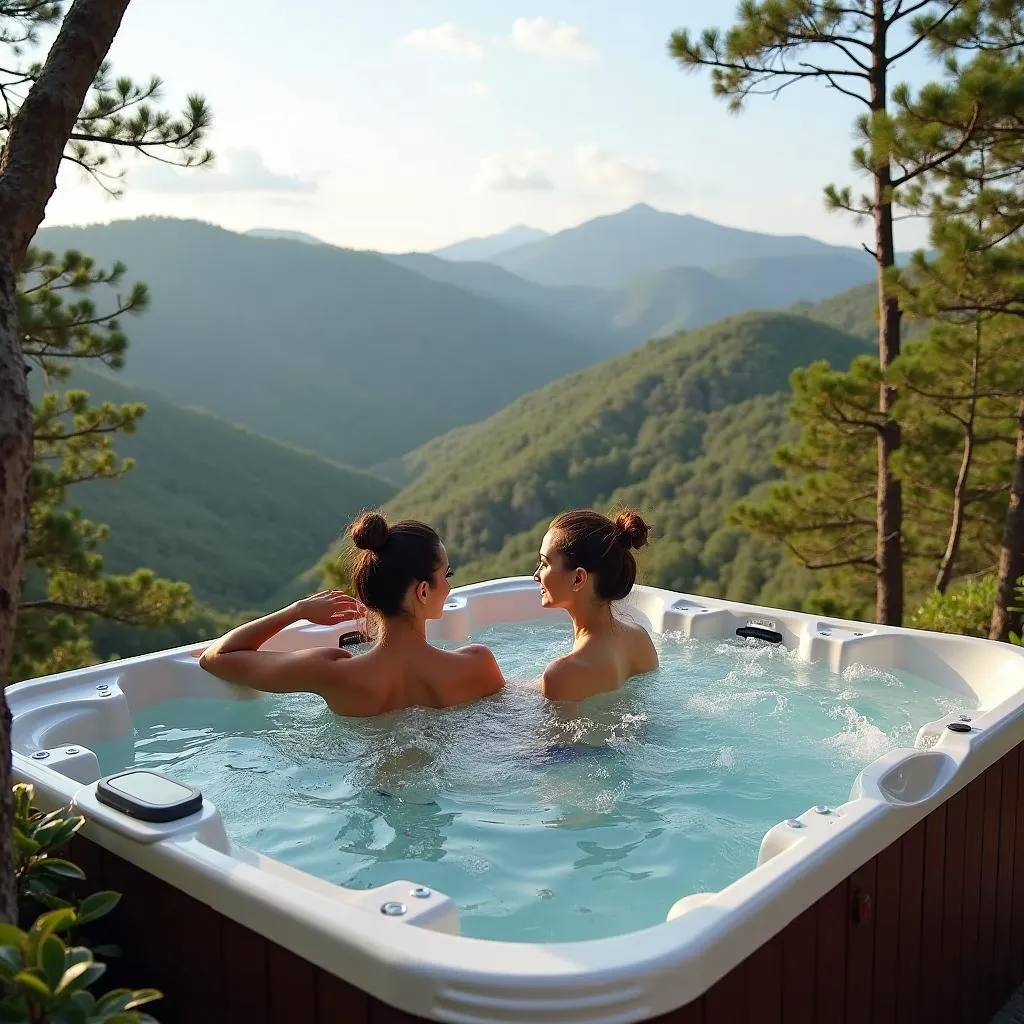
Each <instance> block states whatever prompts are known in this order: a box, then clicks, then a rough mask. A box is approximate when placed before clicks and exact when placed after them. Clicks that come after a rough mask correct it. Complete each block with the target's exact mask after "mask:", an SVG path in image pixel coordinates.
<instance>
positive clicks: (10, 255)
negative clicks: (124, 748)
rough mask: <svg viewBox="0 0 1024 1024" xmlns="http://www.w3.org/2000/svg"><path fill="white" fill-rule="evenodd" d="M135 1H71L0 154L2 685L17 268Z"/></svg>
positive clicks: (5, 848)
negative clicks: (92, 90) (93, 87)
mask: <svg viewBox="0 0 1024 1024" xmlns="http://www.w3.org/2000/svg"><path fill="white" fill-rule="evenodd" d="M127 7H128V0H74V3H73V4H71V6H70V8H69V9H68V12H67V14H66V15H65V17H64V20H63V22H62V23H61V27H60V31H59V32H58V33H57V37H56V38H55V39H54V41H53V45H52V46H51V47H50V52H49V54H48V55H47V58H46V62H45V63H44V64H43V66H42V68H41V69H40V70H39V73H38V77H37V78H36V81H35V82H34V83H33V85H32V87H31V89H30V90H29V92H28V95H27V96H26V97H25V101H24V102H23V103H22V105H21V107H20V109H19V110H18V112H17V113H16V114H15V115H14V118H13V120H12V121H11V124H10V128H9V129H8V133H7V142H6V144H5V145H4V148H3V151H2V152H0V682H4V683H6V681H7V679H8V672H9V671H10V667H11V654H12V650H13V647H14V630H15V627H16V624H17V622H16V613H17V608H18V602H19V600H20V599H21V584H22V568H23V564H24V557H25V547H26V525H27V488H26V484H27V481H28V472H29V467H30V465H31V461H32V412H31V404H30V401H29V394H28V383H27V380H26V375H25V363H24V359H23V358H22V354H21V339H20V333H19V329H18V318H17V306H16V289H17V271H18V267H19V266H20V264H21V261H22V260H23V259H24V257H25V251H26V250H27V249H28V246H29V243H30V242H31V241H32V237H33V236H34V235H35V233H36V230H37V229H38V227H39V225H40V223H41V222H42V219H43V215H44V213H45V212H46V204H47V203H48V202H49V200H50V196H51V195H53V191H54V188H55V187H56V185H57V171H58V169H59V168H60V164H61V160H62V159H63V153H64V147H65V146H66V145H67V143H68V138H69V136H70V135H71V133H72V131H73V130H74V127H75V122H76V120H77V119H78V115H79V113H80V112H81V110H82V105H83V104H84V102H85V97H86V94H87V93H88V91H89V86H90V85H91V84H92V81H93V79H94V78H95V77H96V74H97V72H98V71H99V69H100V65H101V64H102V62H103V60H104V58H105V57H106V56H107V52H108V51H109V50H110V44H111V43H112V42H113V41H114V36H115V35H116V34H117V30H118V28H119V27H120V24H121V18H122V17H123V16H124V12H125V10H126V9H127ZM12 813H13V802H12V798H11V722H10V711H9V709H8V707H7V702H6V699H4V697H3V696H2V695H0V921H13V920H15V908H16V897H15V890H14V870H13V864H14V861H13V857H12V850H11V818H12Z"/></svg>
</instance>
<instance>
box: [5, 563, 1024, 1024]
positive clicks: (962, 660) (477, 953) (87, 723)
mask: <svg viewBox="0 0 1024 1024" xmlns="http://www.w3.org/2000/svg"><path fill="white" fill-rule="evenodd" d="M561 614H562V613H550V612H545V611H543V610H542V609H541V608H540V604H539V598H538V592H537V587H536V585H535V584H534V583H533V581H532V580H531V579H529V578H526V577H522V578H518V577H517V578H513V579H508V580H498V581H495V582H491V583H481V584H475V585H473V586H469V587H464V588H461V589H459V590H457V591H453V592H452V595H451V597H450V598H449V601H448V604H447V605H446V611H445V616H444V618H443V619H442V620H441V621H440V622H437V623H432V624H431V627H432V633H431V636H432V638H434V639H445V640H455V641H458V640H460V639H462V638H464V637H466V636H467V635H468V634H469V633H470V632H472V631H475V630H478V629H480V628H482V627H484V626H487V625H491V624H493V623H497V622H510V621H524V620H535V619H537V618H541V617H545V616H548V615H552V616H556V615H559V616H560V615H561ZM622 614H624V615H628V616H631V617H632V618H633V619H634V620H635V621H639V622H642V623H644V624H645V625H647V626H648V627H649V628H651V629H653V630H656V631H669V630H678V631H679V632H681V633H682V634H683V635H688V636H699V637H715V636H722V637H727V636H732V635H733V633H734V630H735V629H736V628H737V627H738V626H742V625H745V624H746V623H747V621H748V619H750V618H760V619H769V620H772V621H774V622H775V624H776V628H777V629H778V631H779V632H781V633H782V634H783V643H784V644H785V645H786V646H787V647H788V648H790V649H794V650H796V651H798V652H799V654H800V656H802V657H804V658H806V659H807V660H812V661H825V662H827V663H828V665H829V666H830V667H831V668H832V669H833V670H835V671H842V670H843V669H844V668H846V667H847V666H849V665H852V664H858V663H859V664H866V665H871V666H877V667H880V668H895V669H902V670H904V671H908V672H912V673H915V674H917V675H919V676H922V677H924V678H926V679H929V680H930V681H932V682H934V683H936V684H938V685H941V686H944V687H947V688H948V689H950V690H953V691H957V692H962V693H964V694H970V695H973V697H974V699H976V701H977V702H978V705H979V710H978V711H976V712H975V713H974V714H973V716H972V717H973V721H972V723H971V724H972V726H973V729H972V731H971V732H969V733H954V732H950V731H948V730H947V729H946V728H945V724H946V723H945V720H943V721H941V722H937V723H932V724H931V725H930V726H929V727H928V728H927V729H922V733H924V734H926V735H928V736H929V737H931V738H937V740H936V742H935V743H934V745H933V746H931V747H930V748H928V749H909V748H908V749H903V750H893V751H890V752H889V753H887V754H886V755H884V756H883V757H881V758H879V759H878V760H877V761H875V762H873V763H872V764H871V765H869V766H867V767H866V768H865V769H864V770H863V771H862V772H861V773H860V775H859V776H857V778H856V780H855V781H854V784H853V787H852V790H851V799H850V800H849V801H848V802H847V803H845V804H843V805H842V806H840V807H837V808H827V809H825V808H817V809H815V808H809V809H808V810H807V811H806V812H805V813H803V814H801V815H799V816H797V817H796V818H795V819H789V821H788V822H782V823H780V824H778V825H776V826H775V827H773V828H772V829H770V830H769V832H768V833H766V835H765V837H764V839H763V841H762V845H761V852H760V855H759V858H758V865H757V866H756V867H754V868H753V869H752V870H751V871H750V872H748V873H747V874H746V875H744V876H742V877H741V878H739V879H737V880H736V881H735V882H734V883H733V884H732V885H729V886H728V887H726V888H725V889H723V890H721V891H720V892H718V893H712V894H702V895H701V896H699V897H698V896H691V897H688V898H686V899H685V900H684V901H682V902H681V903H679V904H677V906H676V908H674V909H673V916H672V919H671V920H669V921H667V922H666V923H664V924H660V925H657V926H655V927H652V928H647V929H645V930H643V931H640V932H633V933H631V934H628V935H622V936H617V937H614V938H607V939H596V940H593V941H589V942H575V943H559V944H549V945H541V944H530V943H502V942H493V941H487V940H482V939H469V938H464V937H462V936H460V935H458V933H457V932H458V918H457V908H455V907H454V905H453V904H452V902H451V901H450V900H449V899H447V898H446V897H444V896H443V895H441V894H438V893H431V894H430V895H429V896H427V897H426V898H419V897H416V896H413V895H412V894H411V891H412V890H413V889H414V888H415V887H416V880H415V879H411V880H408V881H396V882H393V883H391V884H390V885H387V886H383V887H381V888H378V889H373V890H368V891H355V890H346V889H344V888H342V887H340V886H336V885H331V884H329V883H327V882H324V881H321V880H319V879H316V878H314V877H312V876H310V875H308V874H305V873H303V872H300V871H296V870H294V869H292V868H289V867H287V866H286V865H283V864H281V863H279V862H277V861H274V860H272V859H270V858H267V857H264V856H262V855H260V854H257V853H254V852H253V851H250V850H247V849H244V848H239V847H238V846H236V845H234V844H232V843H231V842H230V841H229V839H228V838H227V835H226V834H225V831H224V827H223V823H222V822H221V819H220V815H219V813H218V812H217V810H216V808H215V807H214V806H213V805H212V804H210V803H209V802H206V803H205V804H204V807H203V810H202V811H201V812H199V813H197V814H196V815H193V816H191V817H190V818H186V819H183V820H182V821H179V822H175V823H172V824H170V825H150V824H147V823H144V822H139V821H135V820H133V819H130V818H127V817H126V816H124V815H122V814H120V813H118V812H116V811H114V810H112V809H110V808H108V807H106V806H104V805H102V804H99V803H98V802H97V801H96V798H95V795H94V793H95V779H96V777H97V774H98V766H97V764H96V761H95V756H94V755H92V754H91V751H90V750H89V749H88V748H89V745H90V744H92V743H97V742H104V741H108V740H112V739H116V738H118V737H119V736H121V735H124V733H125V730H130V728H131V715H132V713H133V712H136V711H138V710H139V709H141V708H144V707H149V706H152V705H153V704H157V703H160V702H162V701H165V700H168V699H171V698H172V697H182V696H197V697H198V696H203V695H208V696H214V695H215V696H225V695H232V696H236V697H238V698H240V699H248V698H251V697H253V696H254V695H253V694H252V693H251V691H248V690H246V689H244V688H240V687H234V686H230V685H229V684H225V683H221V682H220V681H218V680H216V679H214V678H213V677H211V676H209V675H208V674H207V673H204V672H203V671H202V670H201V669H200V668H199V667H198V664H197V662H196V660H195V658H194V657H192V655H193V654H194V653H195V652H197V651H199V650H201V649H202V648H203V646H204V645H203V644H197V645H194V646H192V647H188V648H180V649H177V650H174V651H164V652H159V653H157V654H151V655H144V656H142V657H139V658H131V659H126V660H124V661H120V662H115V663H111V664H107V665H102V666H96V667H94V668H89V669H83V670H80V671H76V672H67V673H62V674H60V675H54V676H47V677H44V678H40V679H36V680H29V681H26V682H24V683H19V684H18V685H16V686H14V687H11V688H9V689H8V691H7V693H8V700H9V702H10V705H11V711H12V715H13V718H14V728H13V743H14V748H15V754H14V769H15V775H16V777H18V778H19V779H21V780H24V781H27V782H31V783H33V784H34V785H35V786H36V789H37V797H38V800H39V802H40V803H43V804H45V805H48V806H57V805H59V804H62V803H68V802H70V801H72V800H74V802H75V803H76V804H77V806H78V807H79V809H80V810H81V811H82V813H84V814H85V815H86V817H87V820H88V824H87V825H86V829H85V835H86V836H88V838H89V839H91V840H93V841H95V842H97V843H99V844H100V845H101V846H103V847H105V848H107V849H109V850H110V851H111V852H112V853H114V854H116V855H118V856H120V857H123V858H125V859H126V860H128V861H130V862H132V863H134V864H136V865H138V866H139V867H141V868H143V869H145V870H147V871H150V872H151V873H152V874H154V875H156V876H158V877H160V878H162V879H164V880H165V881H167V882H169V883H171V884H173V885H175V886H177V887H178V888H180V889H182V890H184V891H185V892H187V893H189V894H190V895H191V896H193V897H195V898H196V899H199V900H201V901H203V902H205V903H207V904H209V905H210V906H211V907H213V908H214V909H215V910H217V911H219V912H221V913H223V914H225V915H227V916H228V917H230V918H232V919H234V920H236V921H237V922H239V923H240V924H242V925H244V926H246V927H248V928H251V929H253V930H254V931H257V932H259V933H261V934H263V935H265V936H266V937H268V938H270V939H272V940H273V941H274V942H276V943H278V944H280V945H281V946H284V947H286V948H288V949H290V950H291V951H292V952H294V953H296V954H297V955H298V956H300V957H302V958H303V959H306V960H308V961H310V962H311V963H313V964H316V965H318V966H320V967H322V968H324V969H325V970H328V971H330V972H332V973H334V974H336V975H338V976H339V977H341V978H342V979H344V980H345V981H348V982H349V983H351V984H353V985H356V986H357V987H359V988H361V989H363V990H364V991H367V992H369V993H370V994H371V995H374V996H376V997H377V998H380V999H382V1000H384V1001H386V1002H388V1003H391V1004H393V1005H395V1006H398V1007H399V1008H400V1009H402V1010H405V1011H407V1012H409V1013H413V1014H418V1015H420V1016H424V1017H429V1018H434V1019H437V1020H445V1021H453V1022H467V1024H468V1022H485V1021H486V1022H500V1021H508V1022H512V1021H527V1020H531V1021H536V1020H543V1021H548V1022H570V1021H571V1022H593V1024H597V1022H601V1024H611V1022H627V1021H637V1020H643V1019H646V1018H649V1017H653V1016H656V1015H657V1014H660V1013H666V1012H668V1011H670V1010H672V1009H675V1008H676V1007H679V1006H683V1005H685V1004H686V1003H688V1002H691V1001H692V1000H694V999H696V998H698V997H699V996H700V995H702V994H703V993H704V992H705V991H707V989H708V988H710V986H711V985H713V984H714V983H715V982H716V981H717V980H718V979H719V978H721V977H722V976H724V975H725V974H726V973H727V972H728V971H729V970H731V969H732V968H733V967H734V966H736V965H737V964H738V963H740V962H741V961H742V960H744V959H745V958H746V957H747V956H748V955H750V954H751V953H752V952H754V951H755V950H756V949H757V948H758V947H760V946H761V945H762V944H764V943H765V942H766V941H768V940H769V939H770V938H771V937H772V936H773V935H775V934H776V933H777V932H779V931H780V930H781V929H782V928H783V927H784V926H785V925H786V924H788V923H789V922H790V921H792V920H793V919H794V918H796V917H797V916H798V915H799V914H800V913H801V912H802V911H804V910H805V909H806V908H807V907H809V906H811V905H812V904H813V903H814V902H815V901H817V900H818V899H819V898H820V897H821V896H823V895H824V894H825V893H827V892H828V891H829V890H831V889H832V888H833V887H834V886H835V885H837V884H838V883H839V882H841V881H842V880H843V879H844V878H846V877H847V876H848V875H850V874H851V873H852V872H853V871H855V870H856V869H857V868H858V867H860V866H861V865H862V864H864V863H865V862H866V861H868V860H870V859H871V858H872V857H873V856H875V855H876V854H878V853H879V852H881V851H882V850H883V849H884V848H885V847H886V846H888V845H889V844H890V843H891V842H893V841H894V840H895V839H897V838H898V837H899V836H900V835H902V834H903V833H904V832H906V831H908V830H909V829H910V828H911V827H912V826H913V825H915V824H916V823H917V822H918V821H919V820H920V819H921V818H923V817H924V816H925V815H926V814H927V813H928V812H929V811H931V810H932V809H933V808H934V807H936V806H938V805H939V804H940V803H942V802H943V801H945V800H947V799H949V797H950V796H952V795H953V794H954V793H956V792H957V791H958V790H959V789H961V788H962V787H963V786H965V785H966V784H967V783H968V782H970V781H971V780H972V779H973V778H975V777H976V776H977V775H979V774H980V773H981V772H983V771H984V770H985V769H986V768H988V767H989V766H990V765H992V764H994V763H995V762H996V761H998V760H999V759H1000V758H1001V757H1002V756H1003V755H1004V754H1006V753H1007V752H1008V751H1010V750H1011V749H1012V748H1013V747H1015V746H1016V745H1017V744H1018V743H1020V742H1021V741H1022V740H1024V649H1021V648H1015V647H1011V646H1009V645H1006V644H996V643H992V642H989V641H987V640H977V639H973V638H969V637H958V636H947V635H945V634H937V633H924V632H919V631H914V630H906V629H892V628H889V627H883V626H875V625H871V624H867V623H858V622H849V621H844V620H838V619H828V620H826V619H822V618H819V617H816V616H811V615H803V614H799V613H796V612H789V611H781V610H775V609H765V608H758V607H754V606H748V605H738V604H732V603H729V602H725V601H717V600H714V599H711V598H703V597H693V596H689V595H684V594H677V593H672V592H669V591H664V590H657V589H654V588H649V587H637V588H635V591H634V593H633V595H632V596H631V597H630V598H629V599H628V600H627V601H626V602H623V607H622ZM340 631H341V630H339V629H338V628H336V627H318V626H311V625H305V626H302V625H297V626H294V627H291V628H289V629H287V630H285V631H283V632H282V633H280V634H279V635H278V636H277V637H276V638H275V639H274V640H273V641H272V642H271V643H270V644H268V645H267V646H268V647H270V648H276V649H295V648H298V647H307V646H313V645H315V644H330V645H333V644H334V643H336V642H337V636H338V634H339V632H340ZM950 717H951V718H955V717H956V716H950ZM925 724H926V723H922V726H924V725H925ZM41 750H45V751H47V752H48V753H47V757H46V758H45V759H42V760H37V759H33V758H32V757H31V754H32V753H33V752H38V751H41ZM685 895H686V894H683V893H681V894H680V896H685ZM387 901H398V902H402V903H404V904H405V905H406V907H407V908H408V910H407V913H406V914H405V915H404V916H402V917H385V916H384V915H383V914H382V913H381V912H380V907H381V905H382V904H383V903H384V902H387ZM665 909H666V914H668V913H669V910H670V908H668V907H666V908H665Z"/></svg>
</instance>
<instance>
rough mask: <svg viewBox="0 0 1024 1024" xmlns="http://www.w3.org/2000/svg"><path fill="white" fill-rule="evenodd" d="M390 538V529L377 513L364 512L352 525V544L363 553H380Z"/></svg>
mask: <svg viewBox="0 0 1024 1024" xmlns="http://www.w3.org/2000/svg"><path fill="white" fill-rule="evenodd" d="M390 536H391V528H390V527H389V526H388V523H387V520H386V519H385V518H384V517H383V516H382V515H381V514H380V513H379V512H366V513H364V514H363V515H361V516H360V517H359V518H358V519H357V520H356V521H355V522H354V523H353V524H352V542H353V543H354V544H355V546H356V547H357V548H360V549H361V550H363V551H380V549H381V548H382V547H384V545H385V544H387V542H388V538H389V537H390Z"/></svg>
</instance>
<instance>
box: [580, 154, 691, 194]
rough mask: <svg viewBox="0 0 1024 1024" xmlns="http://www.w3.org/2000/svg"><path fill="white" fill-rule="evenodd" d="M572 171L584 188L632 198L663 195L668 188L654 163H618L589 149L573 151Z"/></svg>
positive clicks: (667, 182) (669, 185) (609, 155)
mask: <svg viewBox="0 0 1024 1024" xmlns="http://www.w3.org/2000/svg"><path fill="white" fill-rule="evenodd" d="M576 169H577V170H578V171H579V174H580V177H581V178H582V179H583V181H584V182H585V183H586V184H587V185H590V186H591V187H593V188H597V189H601V190H602V191H605V192H614V193H616V194H618V195H622V196H631V197H634V198H639V197H641V196H648V195H652V194H653V193H655V192H664V191H665V190H667V189H669V188H671V184H672V183H671V182H670V181H669V179H668V177H667V176H666V175H665V174H664V173H663V172H662V170H661V168H660V167H659V166H658V165H657V164H656V163H653V162H651V161H640V162H634V161H630V160H620V159H618V158H617V157H614V156H612V155H611V154H610V153H608V152H607V151H605V150H603V149H601V148H600V147H599V146H593V145H591V146H580V147H579V148H578V149H577V150H576Z"/></svg>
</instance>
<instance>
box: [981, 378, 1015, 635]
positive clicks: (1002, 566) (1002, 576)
mask: <svg viewBox="0 0 1024 1024" xmlns="http://www.w3.org/2000/svg"><path fill="white" fill-rule="evenodd" d="M1022 576H1024V398H1022V399H1021V400H1020V405H1018V406H1017V455H1016V458H1015V459H1014V462H1013V478H1012V480H1011V482H1010V503H1009V505H1008V507H1007V509H1006V522H1005V525H1004V526H1003V542H1002V547H1001V549H1000V552H999V575H998V577H997V583H996V602H995V605H994V607H993V608H992V624H991V626H990V627H989V631H988V637H989V639H990V640H1009V638H1010V633H1011V632H1013V633H1018V634H1019V633H1020V632H1021V619H1022V614H1021V612H1019V611H1012V610H1011V609H1012V608H1013V607H1014V606H1015V605H1016V604H1017V603H1018V602H1017V601H1016V593H1015V590H1016V586H1017V581H1018V580H1019V579H1020V578H1021V577H1022Z"/></svg>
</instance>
